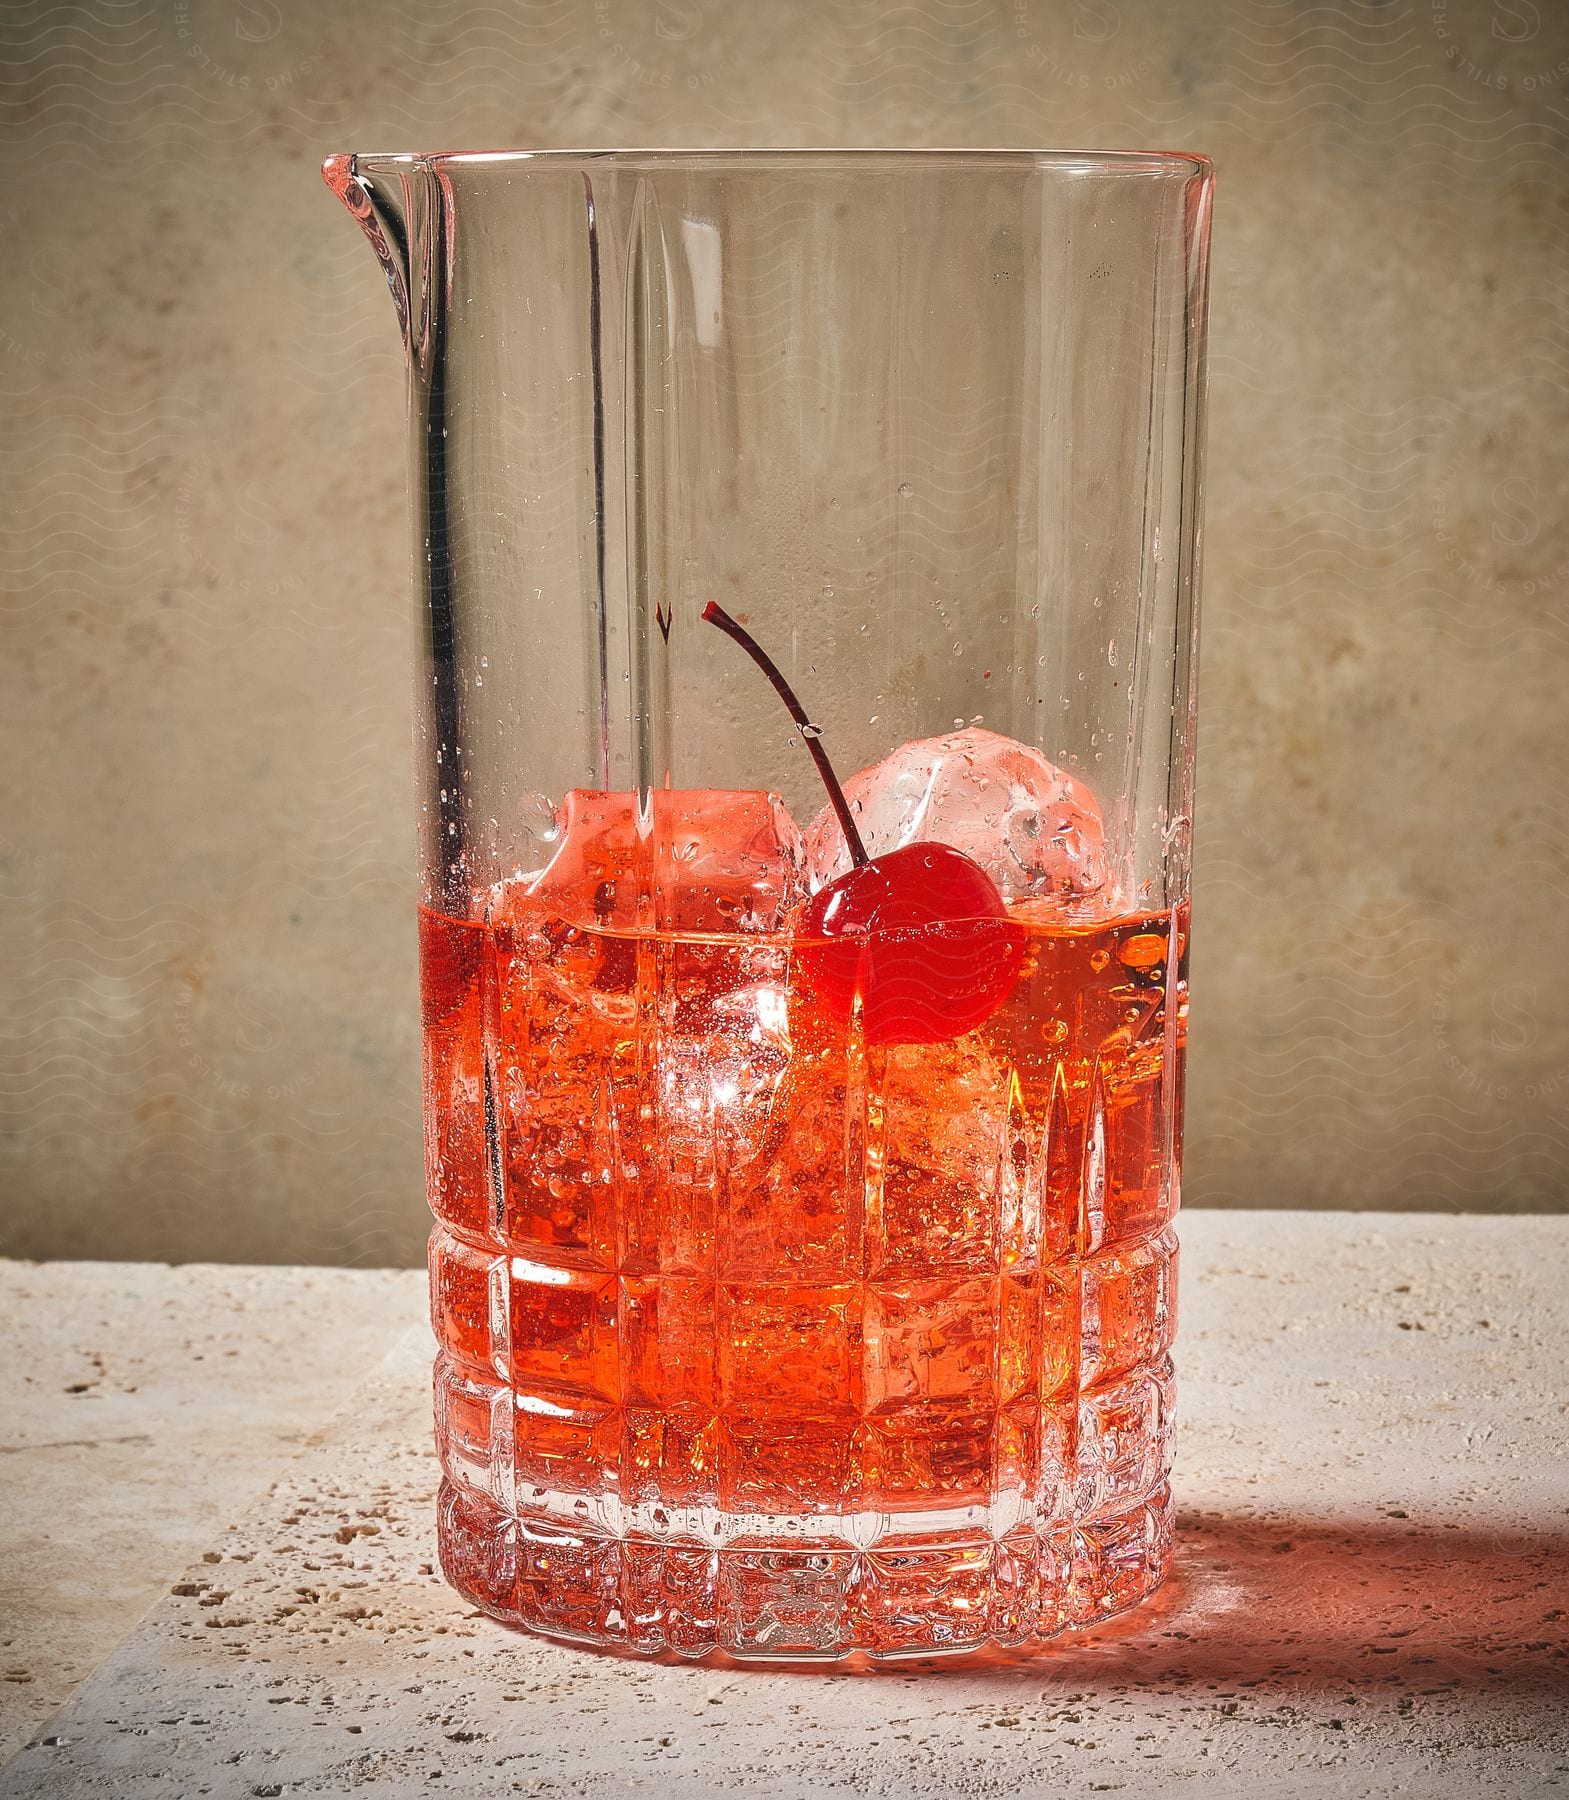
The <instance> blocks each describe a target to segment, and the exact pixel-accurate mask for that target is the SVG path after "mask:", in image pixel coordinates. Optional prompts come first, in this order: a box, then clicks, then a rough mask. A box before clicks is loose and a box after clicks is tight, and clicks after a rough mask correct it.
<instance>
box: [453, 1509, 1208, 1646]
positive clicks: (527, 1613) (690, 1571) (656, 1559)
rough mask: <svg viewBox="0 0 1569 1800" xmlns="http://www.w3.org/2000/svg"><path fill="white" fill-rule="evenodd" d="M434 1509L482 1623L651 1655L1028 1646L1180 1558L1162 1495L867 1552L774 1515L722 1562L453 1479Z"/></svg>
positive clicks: (715, 1552)
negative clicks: (1055, 1519)
mask: <svg viewBox="0 0 1569 1800" xmlns="http://www.w3.org/2000/svg"><path fill="white" fill-rule="evenodd" d="M438 1505H439V1515H438V1519H439V1544H440V1552H441V1566H442V1569H443V1571H444V1573H445V1575H446V1577H447V1580H448V1581H449V1582H451V1584H452V1585H453V1586H454V1587H455V1588H456V1589H457V1590H458V1592H459V1593H460V1594H462V1595H464V1596H465V1597H466V1598H467V1599H468V1600H470V1601H472V1602H473V1604H474V1605H475V1606H477V1607H479V1608H480V1610H481V1611H483V1612H485V1613H488V1614H489V1615H490V1616H491V1617H492V1618H494V1619H499V1620H501V1621H502V1622H503V1623H505V1624H508V1625H516V1626H520V1627H522V1628H523V1629H524V1630H526V1631H531V1632H535V1633H539V1634H541V1635H544V1636H547V1637H552V1638H559V1639H564V1640H566V1641H568V1642H571V1643H577V1644H586V1645H592V1646H594V1647H596V1648H600V1649H611V1650H621V1651H630V1652H634V1653H637V1654H642V1655H648V1656H658V1655H662V1654H667V1653H674V1654H676V1655H678V1656H684V1657H692V1658H698V1657H704V1656H709V1655H714V1654H718V1655H722V1656H726V1657H732V1658H736V1659H738V1660H752V1661H767V1662H839V1661H843V1660H846V1659H848V1658H853V1657H865V1658H868V1659H870V1660H871V1661H874V1662H888V1661H896V1660H899V1659H901V1658H914V1657H930V1656H943V1655H950V1656H951V1655H971V1654H974V1653H975V1652H977V1651H983V1650H987V1649H990V1648H999V1649H1017V1648H1020V1647H1024V1646H1028V1645H1030V1644H1032V1643H1039V1642H1042V1641H1044V1640H1045V1639H1047V1638H1051V1637H1055V1636H1056V1635H1057V1633H1058V1632H1061V1631H1065V1630H1071V1629H1074V1628H1076V1627H1083V1626H1088V1625H1093V1624H1096V1623H1098V1622H1099V1621H1101V1620H1104V1619H1109V1618H1114V1617H1115V1616H1116V1615H1117V1614H1119V1613H1123V1612H1126V1611H1127V1610H1128V1609H1129V1608H1130V1607H1133V1606H1136V1605H1137V1604H1138V1603H1139V1602H1140V1601H1142V1600H1144V1599H1147V1598H1148V1597H1149V1595H1151V1594H1152V1593H1153V1592H1154V1591H1155V1589H1156V1588H1157V1587H1159V1585H1160V1583H1161V1582H1162V1580H1163V1579H1164V1578H1165V1575H1166V1572H1167V1570H1168V1569H1169V1568H1170V1566H1171V1556H1172V1537H1173V1520H1172V1504H1171V1490H1170V1488H1169V1487H1166V1486H1162V1487H1161V1488H1160V1489H1158V1490H1157V1491H1156V1493H1154V1494H1153V1495H1151V1496H1150V1497H1149V1499H1147V1500H1145V1501H1141V1502H1139V1503H1138V1504H1136V1505H1133V1506H1131V1507H1129V1508H1128V1509H1127V1510H1126V1511H1124V1512H1121V1513H1118V1514H1116V1515H1115V1516H1113V1517H1109V1518H1106V1519H1100V1520H1096V1521H1094V1522H1085V1523H1081V1524H1078V1525H1061V1526H1054V1527H1050V1528H1046V1527H1037V1526H1019V1527H1017V1528H1016V1529H1015V1530H1013V1531H1010V1532H1008V1533H1007V1534H1005V1535H1004V1536H1002V1537H992V1536H990V1535H985V1534H982V1535H976V1534H974V1533H963V1532H955V1531H946V1532H944V1531H933V1530H930V1529H929V1528H928V1529H925V1530H918V1531H908V1530H905V1529H902V1525H903V1524H904V1523H905V1521H901V1520H900V1519H899V1518H897V1517H891V1516H889V1515H877V1516H876V1523H877V1526H878V1527H880V1529H877V1530H876V1533H875V1536H873V1537H871V1539H870V1541H869V1542H865V1543H863V1544H860V1545H857V1544H856V1543H855V1542H852V1541H850V1540H849V1539H847V1538H846V1537H839V1536H835V1537H825V1536H823V1535H822V1525H823V1521H822V1520H821V1519H812V1518H808V1517H803V1518H800V1519H794V1520H782V1519H779V1518H770V1519H769V1520H768V1521H766V1523H767V1526H768V1535H767V1536H761V1535H759V1536H752V1537H749V1536H729V1537H727V1540H726V1542H725V1543H724V1545H723V1547H722V1548H718V1549H714V1548H710V1547H709V1546H707V1545H705V1544H703V1543H702V1542H700V1541H698V1540H696V1539H688V1540H685V1541H683V1540H680V1539H675V1538H669V1537H666V1538H663V1539H653V1538H639V1537H635V1536H630V1535H627V1536H615V1535H611V1534H608V1533H604V1534H602V1533H589V1532H585V1531H583V1530H581V1529H573V1528H572V1527H571V1526H570V1525H569V1524H568V1523H566V1522H565V1521H563V1519H562V1518H561V1517H560V1516H559V1515H556V1514H553V1513H551V1512H540V1513H523V1514H514V1513H510V1512H508V1511H506V1510H505V1509H504V1508H502V1507H501V1506H499V1505H498V1504H497V1503H496V1502H495V1500H493V1499H492V1498H490V1497H489V1496H488V1495H485V1494H481V1493H479V1492H477V1491H476V1490H475V1489H473V1488H471V1487H469V1486H467V1485H466V1484H459V1483H456V1482H452V1481H443V1483H442V1486H441V1493H440V1499H439V1503H438ZM864 1517H867V1518H870V1517H872V1515H864ZM930 1518H931V1515H930V1514H927V1515H925V1516H924V1517H923V1519H922V1520H921V1523H922V1524H923V1525H928V1526H929V1521H930ZM909 1522H911V1523H913V1522H914V1521H909ZM757 1523H758V1525H759V1526H761V1525H763V1524H764V1521H763V1520H761V1519H759V1520H758V1521H757ZM856 1535H857V1536H860V1535H861V1533H859V1532H857V1534H856Z"/></svg>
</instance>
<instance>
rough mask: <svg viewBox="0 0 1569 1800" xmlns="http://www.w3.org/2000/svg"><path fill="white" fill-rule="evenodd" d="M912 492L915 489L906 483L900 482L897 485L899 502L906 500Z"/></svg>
mask: <svg viewBox="0 0 1569 1800" xmlns="http://www.w3.org/2000/svg"><path fill="white" fill-rule="evenodd" d="M914 492H915V489H914V488H913V487H912V486H911V485H910V483H909V482H908V481H901V482H900V483H899V498H900V499H901V500H908V499H909V498H910V497H911V495H912V494H914Z"/></svg>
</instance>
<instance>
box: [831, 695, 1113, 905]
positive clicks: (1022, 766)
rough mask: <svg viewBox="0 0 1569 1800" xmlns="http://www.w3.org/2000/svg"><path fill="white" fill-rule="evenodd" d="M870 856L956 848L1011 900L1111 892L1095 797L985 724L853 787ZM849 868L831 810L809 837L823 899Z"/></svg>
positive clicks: (894, 759)
mask: <svg viewBox="0 0 1569 1800" xmlns="http://www.w3.org/2000/svg"><path fill="white" fill-rule="evenodd" d="M844 791H845V798H846V799H847V800H848V801H849V803H850V810H851V813H852V814H853V815H854V818H855V822H856V824H857V825H858V826H859V828H860V832H861V837H862V839H863V841H864V842H865V844H866V849H867V852H868V854H869V855H871V856H874V857H875V856H883V855H886V854H887V852H888V851H890V850H895V849H898V848H899V847H900V846H901V845H904V844H925V843H935V844H948V845H951V846H952V848H953V849H955V850H962V851H963V852H964V854H965V855H966V856H968V857H971V858H973V859H974V861H976V862H977V863H979V864H980V866H981V867H982V868H983V869H984V870H985V871H986V873H987V874H988V875H989V876H990V877H991V878H992V880H993V881H994V882H995V883H996V884H997V890H998V892H999V893H1000V894H1001V895H1002V897H1003V899H1005V900H1035V899H1059V900H1078V899H1083V898H1084V897H1086V896H1088V895H1090V894H1094V893H1097V892H1098V891H1099V890H1100V889H1101V888H1103V887H1104V886H1105V885H1106V851H1105V833H1104V830H1103V828H1102V825H1101V815H1100V808H1099V807H1098V806H1097V805H1096V803H1095V796H1094V795H1093V794H1092V793H1091V792H1090V790H1089V789H1088V788H1087V787H1086V786H1085V784H1084V783H1083V782H1082V781H1080V780H1078V778H1077V777H1076V776H1073V775H1070V774H1068V773H1067V771H1066V770H1064V769H1059V768H1058V767H1057V766H1056V765H1055V764H1054V763H1051V762H1048V761H1047V760H1046V758H1045V757H1044V756H1042V755H1041V753H1040V751H1039V750H1033V749H1031V748H1030V746H1029V745H1028V744H1021V743H1019V742H1018V741H1017V740H1016V739H1014V738H1010V737H1004V736H1003V735H1002V734H1001V733H1000V732H996V731H986V730H983V729H981V728H980V727H979V726H971V727H969V728H968V729H967V730H963V731H954V732H950V733H948V734H947V735H945V736H943V737H933V738H919V739H917V740H915V741H914V742H912V743H908V744H902V745H900V747H899V748H898V749H897V750H895V751H893V752H891V753H890V754H889V755H887V756H885V757H884V758H883V760H882V761H881V762H880V763H874V764H873V766H872V767H871V768H869V769H862V770H861V772H860V773H859V774H858V775H852V776H851V777H850V779H849V780H848V781H847V782H846V783H845V784H844ZM849 867H850V851H849V847H848V846H847V845H846V843H845V841H844V833H843V831H842V830H841V829H840V826H839V821H838V819H837V818H836V817H835V816H834V812H833V809H832V807H828V806H825V807H824V808H823V810H822V811H821V812H820V813H819V814H818V815H817V817H816V818H815V819H814V820H813V821H812V823H811V825H810V826H809V827H808V828H807V832H806V869H807V879H808V883H809V885H810V887H811V889H812V891H813V892H814V893H815V892H816V891H817V890H818V889H819V888H822V887H825V886H827V884H828V883H829V882H830V881H833V880H835V879H836V878H837V877H838V876H840V875H843V874H844V873H845V871H846V870H847V869H848V868H849Z"/></svg>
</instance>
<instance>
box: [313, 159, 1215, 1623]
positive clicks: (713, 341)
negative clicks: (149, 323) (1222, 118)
mask: <svg viewBox="0 0 1569 1800" xmlns="http://www.w3.org/2000/svg"><path fill="white" fill-rule="evenodd" d="M325 173H326V177H327V180H328V183H329V185H330V186H331V188H332V189H333V191H334V192H335V193H336V194H337V195H338V196H339V198H340V199H341V200H343V202H344V203H345V204H346V205H347V206H348V208H349V210H350V211H351V212H352V213H353V215H354V216H355V218H356V219H357V220H358V222H359V223H360V225H361V227H362V228H363V230H364V231H365V234H366V236H367V237H368V238H369V240H370V242H371V244H372V246H373V248H374V249H375V252H376V255H377V257H378V258H379V260H380V262H381V266H382V268H383V270H384V272H385V274H386V278H387V282H388V285H389V287H390V288H391V290H392V296H393V300H394V302H395V304H396V307H397V311H398V317H399V321H400V323H401V326H402V329H403V332H404V337H405V342H406V345H407V351H408V369H409V382H410V419H411V425H412V450H413V456H412V496H413V506H414V513H415V519H416V544H417V555H416V567H417V571H418V574H417V586H418V592H419V601H420V605H419V611H420V616H421V618H422V620H423V628H424V630H423V657H422V661H421V667H420V674H419V702H418V709H417V717H418V733H419V753H418V762H419V772H420V794H419V807H420V821H421V839H420V841H421V865H420V880H421V890H422V891H421V901H422V904H421V907H420V915H419V917H420V951H421V998H422V1006H423V1020H424V1052H425V1063H424V1069H425V1131H426V1152H427V1171H428V1184H429V1197H430V1204H431V1207H432V1210H433V1212H434V1213H435V1217H436V1227H435V1230H434V1232H433V1234H432V1237H431V1242H430V1276H431V1302H432V1317H433V1320H434V1325H435V1331H436V1336H437V1339H438V1342H439V1346H440V1354H439V1356H438V1359H437V1362H436V1373H435V1388H436V1436H437V1442H438V1445H439V1448H440V1454H441V1466H442V1483H441V1491H440V1499H439V1541H440V1551H441V1558H442V1564H443V1567H444V1569H445V1571H446V1574H447V1577H448V1579H449V1580H450V1581H451V1582H452V1583H453V1584H454V1585H455V1586H456V1587H457V1588H458V1589H459V1590H460V1591H461V1592H462V1593H463V1594H464V1595H466V1596H467V1597H468V1598H469V1599H470V1600H472V1601H473V1602H474V1603H475V1604H476V1605H477V1606H479V1607H481V1608H483V1609H484V1611H486V1612H487V1613H490V1614H492V1615H493V1616H495V1617H496V1618H498V1619H503V1620H506V1621H509V1622H511V1623H514V1624H517V1625H522V1626H526V1627H528V1628H530V1629H532V1630H534V1631H538V1632H543V1633H546V1634H549V1635H551V1636H553V1637H558V1638H564V1639H569V1640H573V1641H577V1642H582V1643H589V1644H596V1645H614V1646H619V1647H622V1648H624V1649H630V1650H634V1651H641V1652H646V1653H665V1652H676V1653H679V1654H681V1655H685V1656H693V1657H696V1656H703V1655H708V1654H711V1653H712V1654H719V1655H728V1656H730V1657H739V1658H769V1659H839V1658H847V1657H849V1658H853V1657H857V1656H869V1657H871V1658H875V1659H885V1658H898V1657H916V1656H929V1655H932V1654H934V1653H938V1652H969V1651H975V1650H977V1649H981V1648H984V1647H988V1646H993V1645H1003V1646H1018V1645H1026V1644H1029V1643H1032V1642H1035V1641H1038V1640H1040V1639H1043V1638H1046V1637H1049V1636H1050V1635H1052V1634H1053V1633H1055V1632H1057V1631H1059V1630H1061V1629H1063V1628H1064V1627H1071V1626H1080V1625H1084V1624H1087V1623H1089V1622H1092V1621H1094V1620H1097V1619H1100V1618H1104V1617H1106V1616H1108V1615H1110V1614H1114V1613H1117V1612H1120V1611H1122V1610H1123V1609H1125V1608H1127V1607H1128V1606H1130V1605H1132V1604H1133V1603H1135V1602H1136V1601H1138V1600H1140V1599H1141V1598H1142V1597H1144V1596H1145V1595H1147V1594H1149V1593H1150V1592H1151V1591H1152V1590H1153V1589H1154V1588H1155V1587H1156V1586H1157V1584H1158V1583H1159V1582H1160V1580H1161V1578H1162V1576H1163V1574H1164V1572H1165V1570H1166V1569H1167V1566H1168V1564H1169V1561H1170V1558H1171V1554H1172V1506H1171V1496H1170V1488H1169V1485H1168V1477H1169V1473H1170V1464H1171V1449H1172V1363H1171V1350H1172V1340H1173V1333H1174V1327H1175V1304H1174V1302H1175V1276H1176V1240H1175V1237H1174V1235H1173V1231H1172V1221H1173V1217H1174V1214H1175V1212H1176V1208H1177V1198H1178V1169H1179V1149H1180V1140H1181V1119H1182V1081H1183V1045H1184V1025H1185V1010H1186V1003H1187V988H1186V967H1187V949H1188V935H1189V934H1188V870H1189V842H1190V829H1189V822H1190V817H1191V810H1192V806H1191V803H1192V778H1193V763H1192V744H1193V735H1192V720H1193V698H1194V689H1193V676H1194V661H1193V652H1194V629H1195V602H1196V591H1197V581H1198V521H1199V471H1200V441H1201V435H1202V415H1203V390H1204V335H1205V320H1206V281H1205V258H1206V244H1207V234H1208V221H1209V203H1210V190H1211V174H1210V170H1209V165H1208V164H1207V163H1206V162H1205V160H1204V159H1203V158H1202V157H1198V156H1189V155H1181V154H1167V153H1161V154H1150V155H1145V154H1120V155H1101V154H1068V153H1052V154H1044V153H1041V154H1037V153H1034V152H962V153H961V152H949V151H919V152H898V153H886V152H882V151H745V152H733V153H732V152H657V153H656V152H647V151H625V152H614V153H609V152H583V153H572V152H549V153H539V152H526V153H517V154H505V155H483V156H480V155H472V156H471V155H433V156H415V155H371V156H367V155H342V156H334V157H332V158H331V159H330V160H329V161H328V163H327V164H326V169H325Z"/></svg>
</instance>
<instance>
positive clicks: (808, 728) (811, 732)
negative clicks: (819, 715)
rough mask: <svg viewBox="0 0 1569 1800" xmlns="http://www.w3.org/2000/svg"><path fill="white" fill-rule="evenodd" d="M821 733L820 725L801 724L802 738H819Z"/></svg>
mask: <svg viewBox="0 0 1569 1800" xmlns="http://www.w3.org/2000/svg"><path fill="white" fill-rule="evenodd" d="M822 735H823V728H822V726H821V725H803V726H802V727H801V736H802V737H804V738H814V739H815V738H820V737H821V736H822Z"/></svg>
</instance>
